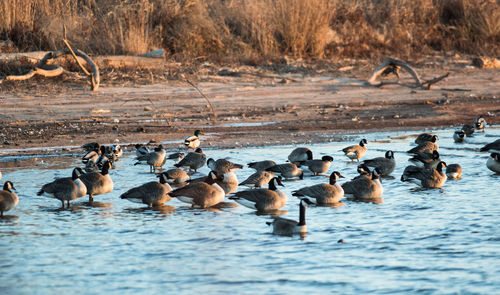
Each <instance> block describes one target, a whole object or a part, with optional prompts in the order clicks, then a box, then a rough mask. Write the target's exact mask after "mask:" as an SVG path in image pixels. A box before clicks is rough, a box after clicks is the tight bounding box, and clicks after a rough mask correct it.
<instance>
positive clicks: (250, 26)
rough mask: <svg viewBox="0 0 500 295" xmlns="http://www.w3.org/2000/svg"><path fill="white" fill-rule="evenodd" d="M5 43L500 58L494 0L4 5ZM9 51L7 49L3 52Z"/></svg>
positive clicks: (97, 50)
mask: <svg viewBox="0 0 500 295" xmlns="http://www.w3.org/2000/svg"><path fill="white" fill-rule="evenodd" d="M0 15H1V16H4V17H2V18H0V40H10V41H12V42H13V44H14V46H15V47H16V48H17V49H18V50H20V51H29V50H54V49H57V48H61V47H63V44H62V41H61V40H62V38H63V36H62V34H63V32H62V25H63V24H65V25H66V27H67V28H68V39H69V40H70V41H71V42H72V44H73V45H74V46H76V47H78V48H81V49H82V50H83V51H86V52H89V53H92V54H140V53H145V52H147V51H149V50H152V49H157V48H159V47H163V48H165V50H166V51H167V52H168V54H169V55H171V56H173V57H176V58H197V59H211V60H214V61H235V60H240V61H241V60H254V61H259V60H265V59H267V58H274V57H279V56H282V55H289V56H292V57H294V58H341V57H377V56H382V55H393V56H399V57H402V58H405V57H408V56H415V55H419V54H426V53H432V52H433V51H436V50H437V51H443V50H454V51H458V52H464V53H473V54H485V55H498V54H499V53H500V5H499V4H498V1H495V0H434V1H431V0H415V1H403V0H399V1H398V0H392V1H390V0H385V1H384V0H379V1H373V0H360V1H342V0H225V1H224V0H142V1H140V0H128V1H122V0H107V1H106V0H85V1H83V0H80V1H63V0H51V1H49V0H3V1H2V2H1V3H0ZM0 50H1V48H0Z"/></svg>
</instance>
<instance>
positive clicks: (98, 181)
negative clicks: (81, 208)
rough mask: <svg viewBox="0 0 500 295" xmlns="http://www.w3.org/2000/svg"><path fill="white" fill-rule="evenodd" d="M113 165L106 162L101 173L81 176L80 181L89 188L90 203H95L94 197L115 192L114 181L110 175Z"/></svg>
mask: <svg viewBox="0 0 500 295" xmlns="http://www.w3.org/2000/svg"><path fill="white" fill-rule="evenodd" d="M109 169H111V163H110V162H105V163H104V164H103V166H102V170H101V172H90V173H85V174H82V175H80V180H81V181H82V182H83V183H84V184H85V186H86V187H87V195H89V203H92V202H93V201H94V196H96V195H102V194H106V193H109V192H111V191H112V190H113V186H114V184H113V180H112V179H111V176H110V175H109Z"/></svg>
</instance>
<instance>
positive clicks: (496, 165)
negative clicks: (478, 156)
mask: <svg viewBox="0 0 500 295" xmlns="http://www.w3.org/2000/svg"><path fill="white" fill-rule="evenodd" d="M486 167H488V169H490V170H491V171H493V172H495V173H497V174H500V154H499V153H492V154H491V155H490V157H489V158H488V160H487V161H486Z"/></svg>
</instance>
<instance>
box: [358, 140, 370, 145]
mask: <svg viewBox="0 0 500 295" xmlns="http://www.w3.org/2000/svg"><path fill="white" fill-rule="evenodd" d="M365 144H368V141H366V139H365V138H363V139H362V140H361V141H360V142H359V145H360V146H365Z"/></svg>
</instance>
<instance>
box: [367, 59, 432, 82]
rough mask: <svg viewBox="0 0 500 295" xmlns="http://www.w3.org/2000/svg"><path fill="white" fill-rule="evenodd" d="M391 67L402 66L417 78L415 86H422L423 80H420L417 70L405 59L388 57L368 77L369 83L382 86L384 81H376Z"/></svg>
mask: <svg viewBox="0 0 500 295" xmlns="http://www.w3.org/2000/svg"><path fill="white" fill-rule="evenodd" d="M391 68H393V69H397V68H402V69H404V70H406V71H407V72H408V73H409V74H410V75H411V76H412V77H413V79H415V88H418V87H422V81H421V80H420V77H419V76H418V74H417V72H415V70H414V69H413V68H412V67H410V66H409V65H408V64H407V63H405V62H404V61H402V60H399V59H395V58H389V59H386V60H385V61H384V62H383V63H382V64H381V65H380V66H378V67H377V68H376V69H375V71H374V72H373V74H372V76H371V77H370V79H368V83H369V84H370V85H372V86H376V87H379V86H382V85H383V82H379V83H376V82H375V81H376V80H377V78H378V76H380V75H381V74H382V73H384V72H386V71H388V70H390V69H391ZM390 71H392V70H390ZM392 84H394V83H392Z"/></svg>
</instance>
